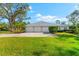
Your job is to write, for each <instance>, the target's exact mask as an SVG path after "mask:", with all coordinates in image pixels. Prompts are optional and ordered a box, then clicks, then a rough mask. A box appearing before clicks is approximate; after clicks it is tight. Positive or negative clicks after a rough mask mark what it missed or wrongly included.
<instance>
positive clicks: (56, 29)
mask: <svg viewBox="0 0 79 59" xmlns="http://www.w3.org/2000/svg"><path fill="white" fill-rule="evenodd" d="M57 31H58V26H49V32H50V33H55V32H57Z"/></svg>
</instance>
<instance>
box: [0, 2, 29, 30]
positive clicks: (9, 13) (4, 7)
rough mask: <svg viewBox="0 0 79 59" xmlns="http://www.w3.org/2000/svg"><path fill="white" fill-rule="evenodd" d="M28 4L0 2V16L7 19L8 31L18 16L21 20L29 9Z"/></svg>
mask: <svg viewBox="0 0 79 59" xmlns="http://www.w3.org/2000/svg"><path fill="white" fill-rule="evenodd" d="M29 10H30V8H29V5H28V4H24V3H13V4H12V3H1V4H0V17H1V18H5V19H7V20H8V21H9V28H10V31H11V30H12V28H13V24H14V23H15V22H16V20H17V19H18V18H20V19H19V20H22V19H23V18H24V17H25V16H26V15H27V11H29Z"/></svg>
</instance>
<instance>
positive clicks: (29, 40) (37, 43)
mask: <svg viewBox="0 0 79 59" xmlns="http://www.w3.org/2000/svg"><path fill="white" fill-rule="evenodd" d="M57 35H58V37H3V38H0V55H3V56H6V55H8V56H9V55H11V56H18V55H19V56H71V55H76V56H77V55H78V56H79V38H78V37H76V36H75V35H71V34H70V35H69V34H61V35H60V34H58V33H57Z"/></svg>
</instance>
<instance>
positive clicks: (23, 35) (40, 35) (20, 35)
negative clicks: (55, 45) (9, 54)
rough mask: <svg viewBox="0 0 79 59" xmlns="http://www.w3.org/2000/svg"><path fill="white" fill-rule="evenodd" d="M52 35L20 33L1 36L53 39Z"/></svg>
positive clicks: (0, 35)
mask: <svg viewBox="0 0 79 59" xmlns="http://www.w3.org/2000/svg"><path fill="white" fill-rule="evenodd" d="M52 36H55V35H54V34H50V33H19V34H0V37H52Z"/></svg>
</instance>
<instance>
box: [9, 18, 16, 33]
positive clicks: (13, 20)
mask: <svg viewBox="0 0 79 59" xmlns="http://www.w3.org/2000/svg"><path fill="white" fill-rule="evenodd" d="M14 22H15V19H14V18H9V31H11V32H12V31H13V30H14V27H13V24H14Z"/></svg>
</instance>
